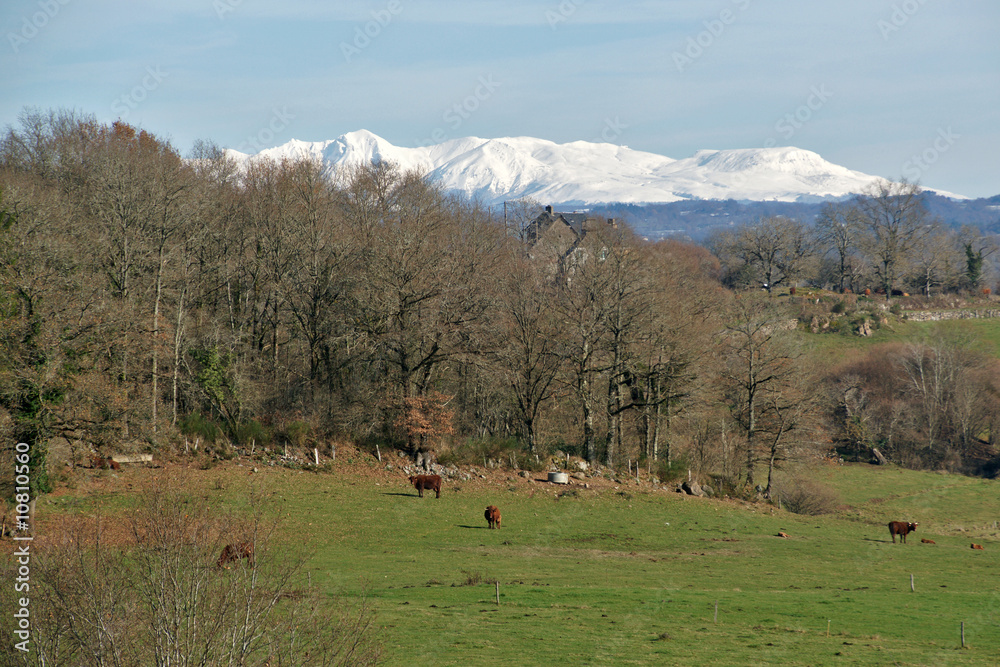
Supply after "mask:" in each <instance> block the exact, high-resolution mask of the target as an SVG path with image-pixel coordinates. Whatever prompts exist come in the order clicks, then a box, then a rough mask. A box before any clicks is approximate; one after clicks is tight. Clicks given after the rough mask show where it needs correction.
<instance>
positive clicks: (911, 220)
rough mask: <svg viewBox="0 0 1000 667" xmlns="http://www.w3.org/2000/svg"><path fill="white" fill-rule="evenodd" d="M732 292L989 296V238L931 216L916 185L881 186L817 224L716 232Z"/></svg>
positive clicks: (782, 222)
mask: <svg viewBox="0 0 1000 667" xmlns="http://www.w3.org/2000/svg"><path fill="white" fill-rule="evenodd" d="M708 245H709V247H710V248H711V249H712V251H713V252H714V253H715V255H716V256H717V257H719V258H720V261H721V262H722V264H723V267H724V270H725V277H724V280H725V282H726V284H728V285H730V286H732V287H763V288H764V289H766V290H767V291H769V292H771V291H773V290H775V289H777V288H779V287H786V288H787V287H795V286H796V285H800V284H812V285H819V286H824V287H827V288H829V289H834V290H837V291H839V292H853V293H862V292H865V291H866V290H867V291H868V293H877V294H881V295H884V296H885V298H887V299H888V298H890V297H891V296H892V295H893V293H896V294H902V293H913V294H920V295H923V296H925V297H931V296H934V295H939V294H942V293H960V292H973V293H981V292H982V291H983V290H984V289H989V290H990V291H991V292H992V285H994V284H995V282H996V280H997V275H996V270H995V267H994V266H993V265H992V264H991V258H993V257H994V255H996V252H997V249H998V245H997V240H996V237H995V236H994V235H986V234H983V233H981V232H980V230H978V229H977V228H975V227H972V226H962V227H960V228H955V227H952V226H948V225H945V224H943V223H941V221H940V220H938V219H936V218H934V217H932V216H931V215H930V213H929V212H928V209H927V206H926V205H925V201H924V197H923V192H922V190H921V189H920V187H919V186H918V185H916V184H913V183H907V182H906V181H902V182H898V183H895V182H890V181H886V180H878V181H876V182H875V183H874V184H872V185H871V186H870V187H869V188H868V189H867V190H866V191H865V192H864V193H862V194H861V195H859V196H857V197H854V198H852V199H850V200H848V201H844V202H838V203H827V204H824V205H823V207H822V208H821V210H820V214H819V216H818V217H817V219H816V221H815V224H813V225H807V224H805V223H803V222H801V221H799V220H795V219H791V218H786V217H782V216H774V217H765V218H761V219H760V220H758V221H757V222H755V223H753V224H747V225H743V226H742V227H739V228H737V229H726V230H720V231H718V232H716V233H714V234H713V235H712V237H711V238H710V239H709V241H708Z"/></svg>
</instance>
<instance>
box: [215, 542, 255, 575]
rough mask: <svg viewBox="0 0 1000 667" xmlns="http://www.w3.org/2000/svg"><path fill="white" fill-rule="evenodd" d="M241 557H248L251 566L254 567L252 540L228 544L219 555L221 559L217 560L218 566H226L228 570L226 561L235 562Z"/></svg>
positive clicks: (216, 564)
mask: <svg viewBox="0 0 1000 667" xmlns="http://www.w3.org/2000/svg"><path fill="white" fill-rule="evenodd" d="M241 558H246V559H247V562H248V563H249V564H250V567H253V544H251V543H250V542H237V543H235V544H227V545H226V546H225V548H223V549H222V553H221V554H220V555H219V560H218V561H216V563H215V566H216V567H220V568H221V567H224V568H226V569H227V570H228V569H229V567H228V566H227V565H226V563H235V562H236V561H238V560H239V559H241Z"/></svg>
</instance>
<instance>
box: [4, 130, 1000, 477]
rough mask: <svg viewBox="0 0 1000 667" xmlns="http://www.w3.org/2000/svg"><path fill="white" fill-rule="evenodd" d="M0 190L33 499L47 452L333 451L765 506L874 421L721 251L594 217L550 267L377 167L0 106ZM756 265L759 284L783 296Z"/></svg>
mask: <svg viewBox="0 0 1000 667" xmlns="http://www.w3.org/2000/svg"><path fill="white" fill-rule="evenodd" d="M0 188H2V202H0V210H2V211H3V214H2V217H0V221H2V228H0V254H2V264H0V347H2V355H0V430H2V431H3V433H4V436H5V440H6V441H8V442H18V441H24V442H29V443H31V444H32V446H33V448H34V455H33V459H32V460H33V462H34V465H35V466H36V469H35V472H34V474H33V478H32V479H33V483H34V484H35V485H36V486H37V487H38V488H40V489H44V487H45V485H46V484H48V481H47V480H46V478H45V470H46V468H45V466H44V460H45V454H46V451H47V448H49V447H55V446H60V447H63V448H66V449H68V451H69V458H70V459H72V460H74V461H77V462H80V461H85V460H86V458H87V456H89V455H90V454H91V453H99V454H109V453H111V452H118V451H128V450H143V451H148V450H157V451H172V452H181V451H184V449H185V447H186V446H187V445H186V444H185V442H186V441H195V442H198V443H199V444H200V446H201V447H203V448H209V449H210V450H212V451H213V452H214V453H215V454H216V455H219V456H227V455H229V454H230V453H231V452H232V450H231V447H232V446H233V445H236V446H242V447H246V448H253V447H256V448H260V449H264V448H267V447H269V446H272V447H273V446H279V447H282V446H286V445H290V446H293V447H296V446H299V447H300V446H305V445H308V446H310V447H311V446H315V445H318V444H319V443H323V442H329V441H331V440H335V439H337V438H345V439H350V440H351V441H353V442H356V443H359V444H361V445H362V446H365V445H366V444H372V445H376V444H379V443H381V444H383V445H390V446H398V447H400V448H404V449H407V450H409V451H411V452H413V453H414V454H430V455H440V454H442V453H443V452H444V450H445V449H450V451H451V452H452V454H453V455H454V454H456V453H460V452H461V451H462V450H463V448H468V447H470V446H471V444H470V443H484V442H485V443H499V444H498V445H497V446H500V444H503V445H504V446H508V447H509V448H512V451H514V452H516V454H517V455H518V456H520V457H521V461H522V462H530V461H533V460H541V457H542V456H544V455H546V454H548V453H549V452H550V451H554V450H556V449H560V450H562V451H563V452H565V453H576V454H578V455H580V456H582V457H583V458H585V459H587V460H589V461H591V462H593V463H597V462H600V463H602V464H604V465H607V466H610V467H619V466H623V465H624V464H626V463H627V462H630V461H639V460H642V461H644V462H646V464H647V465H649V466H651V467H652V466H654V465H656V466H669V465H670V464H672V463H674V464H676V463H677V462H678V460H679V459H680V460H683V465H684V466H685V468H692V469H695V470H698V471H701V472H703V473H705V474H707V473H715V474H718V475H720V476H721V477H723V478H725V479H728V480H731V481H732V482H733V484H734V485H738V484H741V485H745V486H747V487H750V488H752V487H754V486H756V485H757V484H760V485H761V487H762V489H764V490H765V491H766V492H768V493H769V492H770V490H771V486H772V484H773V481H774V480H773V476H774V471H775V467H776V465H778V464H780V461H781V460H782V459H783V458H784V457H786V456H788V455H789V454H790V453H792V452H794V451H797V450H801V449H803V448H806V449H816V448H820V449H823V448H827V449H829V448H830V447H831V446H832V445H831V437H830V433H835V435H834V436H833V437H834V439H835V440H836V442H834V443H833V445H836V444H837V443H838V442H845V443H847V442H850V443H853V445H852V446H854V445H857V446H860V445H858V443H862V442H866V443H867V442H869V441H870V442H873V443H876V444H877V443H880V442H881V440H880V439H879V438H881V437H882V435H881V434H880V432H877V429H875V430H872V429H874V424H875V422H877V421H878V419H880V417H879V415H880V414H881V413H879V414H878V415H877V414H875V412H874V411H869V413H866V414H868V415H869V416H870V420H869V423H870V424H872V428H871V429H869V435H868V436H865V437H867V438H868V440H865V439H864V438H861V437H860V436H858V437H857V438H855V437H854V436H853V435H849V434H848V429H847V427H846V426H845V424H847V423H850V422H851V420H852V419H856V416H855V415H856V414H857V413H856V412H854V413H852V415H851V416H847V415H846V413H845V410H846V408H845V407H844V404H843V401H840V399H839V398H838V396H839V394H838V391H840V388H842V387H841V386H840V385H838V384H837V382H836V380H837V378H836V377H828V373H827V371H823V370H817V369H815V368H814V367H813V366H812V364H811V362H810V360H809V359H808V358H807V357H806V356H804V355H803V354H802V352H801V351H800V349H799V347H798V342H800V337H799V336H797V334H796V332H795V331H794V329H795V327H794V322H792V326H789V317H790V316H789V314H788V313H789V311H788V308H787V305H786V304H783V303H781V302H780V301H779V300H778V299H776V298H773V297H770V296H769V295H768V294H767V293H763V292H761V291H760V290H756V289H755V290H751V291H743V292H739V291H736V292H734V291H733V290H730V289H726V288H725V286H724V284H723V281H728V282H730V283H734V284H735V283H738V282H739V281H737V280H735V279H734V278H733V276H735V275H737V274H738V273H739V271H734V266H735V264H733V263H732V262H731V257H733V256H734V255H733V254H731V253H729V251H728V250H727V249H726V248H723V247H722V246H721V245H718V246H716V248H717V252H718V253H719V256H720V257H721V258H722V260H723V261H722V263H721V264H720V261H719V259H718V258H717V257H716V256H715V255H713V254H712V253H711V252H709V251H708V250H707V249H705V248H703V247H699V246H696V245H692V244H685V243H680V242H675V241H661V242H657V243H648V242H644V241H642V240H641V239H639V238H636V237H635V236H634V235H633V234H631V232H630V231H629V230H628V228H627V227H624V226H613V225H603V226H600V227H598V228H595V229H593V230H591V231H589V232H588V233H587V234H586V236H585V237H584V238H583V239H582V241H581V242H580V244H579V246H578V247H577V248H576V249H575V250H574V251H573V252H572V253H571V254H569V255H568V256H566V257H565V258H563V261H562V262H561V264H560V265H559V266H558V267H557V266H554V265H553V264H552V263H551V262H549V261H545V260H543V259H542V258H541V254H540V253H533V252H532V249H531V248H530V247H529V246H528V245H527V244H526V242H525V240H524V238H523V234H521V233H519V232H520V231H521V229H522V227H523V223H525V222H527V221H529V220H530V219H531V217H532V216H533V215H534V214H535V212H536V211H535V207H533V206H531V205H524V206H522V207H521V208H520V209H518V208H517V207H512V208H511V212H512V213H513V212H514V211H516V210H520V215H521V217H520V219H519V220H517V219H516V218H517V216H515V215H511V216H508V217H507V219H506V220H505V219H504V218H503V217H502V216H498V215H497V214H496V213H495V212H492V211H490V210H488V209H487V208H485V207H483V206H481V205H479V204H477V203H476V202H473V201H469V200H467V199H463V198H459V197H455V196H451V195H448V194H446V193H444V192H442V191H441V190H440V189H439V188H438V187H436V186H435V185H434V184H432V183H430V182H429V181H428V180H427V179H426V178H424V177H423V176H422V175H420V174H416V173H408V172H403V171H400V170H399V169H398V168H397V167H396V166H394V165H392V164H389V163H384V162H383V163H374V164H369V165H362V166H359V167H356V168H353V169H344V170H340V171H331V170H329V169H328V168H327V167H325V166H323V165H321V164H317V163H314V162H310V161H280V162H278V161H273V160H267V159H257V160H254V161H252V162H250V163H249V164H247V165H245V166H240V165H237V164H236V163H234V162H233V161H232V160H231V159H229V158H228V157H227V156H226V154H225V152H224V151H222V150H220V149H219V148H218V147H216V146H214V145H212V144H209V143H199V144H197V145H196V146H195V147H194V149H193V151H192V152H191V154H190V155H189V156H187V157H186V158H182V157H181V155H180V154H179V153H178V151H177V150H176V149H175V148H174V147H173V146H171V145H170V144H169V142H166V141H164V140H162V139H160V138H157V137H155V136H153V135H151V134H150V133H148V132H145V131H143V130H141V129H138V128H134V127H131V126H129V125H127V124H125V123H122V122H117V123H113V124H111V125H107V124H101V123H98V122H97V121H96V120H95V119H94V118H92V117H89V116H86V115H83V114H79V113H75V112H68V111H49V112H41V111H37V110H28V111H26V112H24V113H23V114H22V117H21V119H20V123H19V125H18V126H17V127H13V128H10V129H9V130H8V131H7V133H6V134H5V136H4V137H3V138H2V141H0ZM845 215H846V214H845ZM852 215H853V214H852ZM512 219H513V221H512ZM512 222H513V224H512ZM505 223H506V224H505ZM781 224H782V225H783V224H785V223H784V222H782V223H781ZM779 236H781V238H783V239H785V238H786V237H785V235H783V234H780V235H779ZM730 247H731V246H727V248H730ZM987 252H988V251H987ZM745 256H747V257H749V256H750V255H745ZM755 261H756V260H755ZM753 266H754V267H756V266H758V265H757V264H754V265H753ZM774 266H775V267H776V268H775V269H774V270H772V272H771V273H770V274H768V278H767V280H766V282H767V283H768V285H769V287H770V288H771V289H773V286H774V285H778V284H781V282H782V281H791V280H804V279H805V274H804V273H801V272H798V273H797V271H798V269H797V268H796V266H795V262H790V261H786V259H780V260H775V261H774ZM748 270H749V269H748ZM753 270H756V268H754V269H753ZM891 270H892V271H894V272H895V273H893V274H892V275H893V276H897V277H898V276H901V275H903V274H902V273H901V272H900V269H899V264H895V265H892V267H891ZM883 271H884V274H885V275H886V276H888V275H889V271H890V268H884V269H883ZM878 275H881V274H878ZM755 280H756V278H755ZM894 280H896V278H892V279H891V280H890V281H889V282H887V283H886V284H887V285H890V286H891V285H892V281H894ZM888 293H891V290H890V291H889V292H888ZM969 354H970V355H971V354H972V352H969ZM852 377H853V376H852ZM994 380H995V378H994V376H992V375H989V374H986V375H984V376H982V377H980V378H979V381H981V382H986V383H987V384H989V386H992V384H990V383H993V382H994ZM817 381H821V382H823V383H825V384H824V386H825V387H828V388H831V389H830V390H829V391H827V392H817V391H815V387H816V384H815V383H816V382H817ZM977 386H980V387H981V385H977ZM832 388H837V390H836V391H834V389H832ZM845 395H846V394H845ZM845 400H846V399H845ZM870 403H871V402H870V401H869V403H868V404H869V405H870ZM898 423H900V422H899V420H897V424H898ZM949 423H951V422H949ZM984 423H986V424H987V426H983V424H984ZM924 428H932V430H933V432H934V434H935V435H934V438H937V439H939V440H940V439H942V438H945V437H946V435H945V433H946V429H945V428H944V427H943V425H942V422H935V425H934V426H933V427H929V426H928V427H925V426H919V427H918V426H914V428H913V429H912V431H911V432H912V433H913V434H916V433H920V435H921V437H923V435H924V433H923V430H922V429H924ZM949 428H950V426H949ZM902 432H903V429H901V428H897V429H896V430H895V431H894V432H893V437H894V438H897V440H895V441H894V442H896V443H898V442H899V440H898V438H899V437H901V435H900V434H901V433H902ZM992 432H993V431H992V430H990V427H989V423H988V420H987V421H986V422H983V421H982V420H980V421H979V422H973V421H970V422H968V424H967V428H966V433H967V435H968V437H969V442H970V443H972V442H974V443H981V442H982V441H983V438H984V437H985V438H987V439H990V438H992V436H991V435H990V434H991V433H992ZM948 433H950V431H948ZM851 438H854V439H853V440H852V439H851ZM442 440H443V441H444V443H443V444H442ZM883 448H884V449H886V450H887V452H888V453H889V454H890V455H891V454H892V453H893V451H894V449H893V447H892V446H890V447H884V446H883ZM202 451H204V449H203V450H202ZM535 457H538V459H536V458H535ZM762 470H766V476H765V474H764V473H763V472H762Z"/></svg>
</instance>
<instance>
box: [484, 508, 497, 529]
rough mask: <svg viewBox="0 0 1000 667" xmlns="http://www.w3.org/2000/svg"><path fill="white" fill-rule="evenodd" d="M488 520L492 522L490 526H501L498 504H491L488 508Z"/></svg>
mask: <svg viewBox="0 0 1000 667" xmlns="http://www.w3.org/2000/svg"><path fill="white" fill-rule="evenodd" d="M485 516H486V521H487V523H489V524H490V528H499V527H500V510H498V509H497V506H496V505H490V506H489V507H487V508H486V514H485Z"/></svg>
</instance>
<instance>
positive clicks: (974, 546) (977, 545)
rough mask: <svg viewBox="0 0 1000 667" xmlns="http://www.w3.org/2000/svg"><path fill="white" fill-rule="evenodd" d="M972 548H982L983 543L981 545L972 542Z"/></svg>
mask: <svg viewBox="0 0 1000 667" xmlns="http://www.w3.org/2000/svg"><path fill="white" fill-rule="evenodd" d="M972 548H973V549H982V548H983V545H982V544H973V545H972Z"/></svg>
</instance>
